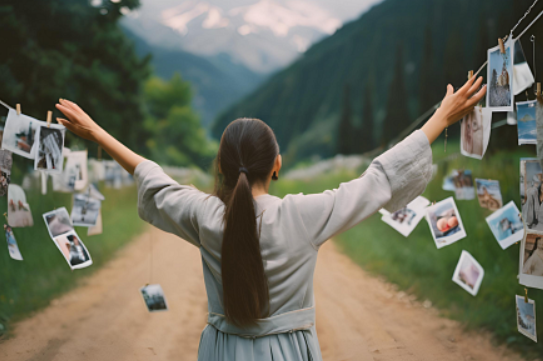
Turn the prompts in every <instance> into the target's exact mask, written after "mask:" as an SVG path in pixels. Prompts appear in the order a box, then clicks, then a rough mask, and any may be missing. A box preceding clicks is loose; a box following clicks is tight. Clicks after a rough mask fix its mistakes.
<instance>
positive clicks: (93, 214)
mask: <svg viewBox="0 0 543 361" xmlns="http://www.w3.org/2000/svg"><path fill="white" fill-rule="evenodd" d="M89 189H90V188H89ZM101 203H102V202H100V201H99V200H98V199H95V198H92V197H91V196H90V192H87V193H77V194H74V203H73V207H72V223H73V225H74V226H79V227H92V226H95V225H96V221H97V220H98V214H99V213H100V207H101Z"/></svg>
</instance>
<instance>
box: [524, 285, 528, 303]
mask: <svg viewBox="0 0 543 361" xmlns="http://www.w3.org/2000/svg"><path fill="white" fill-rule="evenodd" d="M524 302H526V303H528V289H527V288H525V289H524Z"/></svg>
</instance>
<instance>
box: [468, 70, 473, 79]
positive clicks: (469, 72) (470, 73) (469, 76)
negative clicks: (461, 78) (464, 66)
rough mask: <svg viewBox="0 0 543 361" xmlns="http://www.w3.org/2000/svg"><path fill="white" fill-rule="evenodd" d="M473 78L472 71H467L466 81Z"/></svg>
mask: <svg viewBox="0 0 543 361" xmlns="http://www.w3.org/2000/svg"><path fill="white" fill-rule="evenodd" d="M471 78H473V70H470V71H468V80H470V79H471Z"/></svg>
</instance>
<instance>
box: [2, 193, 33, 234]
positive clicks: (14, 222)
mask: <svg viewBox="0 0 543 361" xmlns="http://www.w3.org/2000/svg"><path fill="white" fill-rule="evenodd" d="M8 224H9V225H10V226H11V227H13V228H21V227H32V226H33V225H34V218H33V217H32V211H31V210H30V205H29V204H28V203H27V201H26V195H25V191H24V190H23V188H21V187H19V186H18V185H16V184H10V185H9V188H8Z"/></svg>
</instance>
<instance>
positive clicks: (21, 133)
mask: <svg viewBox="0 0 543 361" xmlns="http://www.w3.org/2000/svg"><path fill="white" fill-rule="evenodd" d="M40 123H42V122H40V121H39V120H37V119H34V118H31V117H29V116H27V115H24V114H21V115H17V111H16V110H15V109H10V110H9V112H8V117H7V119H6V125H5V127H4V134H3V137H2V148H3V149H5V150H9V151H11V152H13V153H15V154H17V155H20V156H22V157H25V158H28V159H34V154H35V150H36V147H35V145H36V144H35V143H36V142H35V140H36V137H38V136H39V134H38V133H39V129H40Z"/></svg>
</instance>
